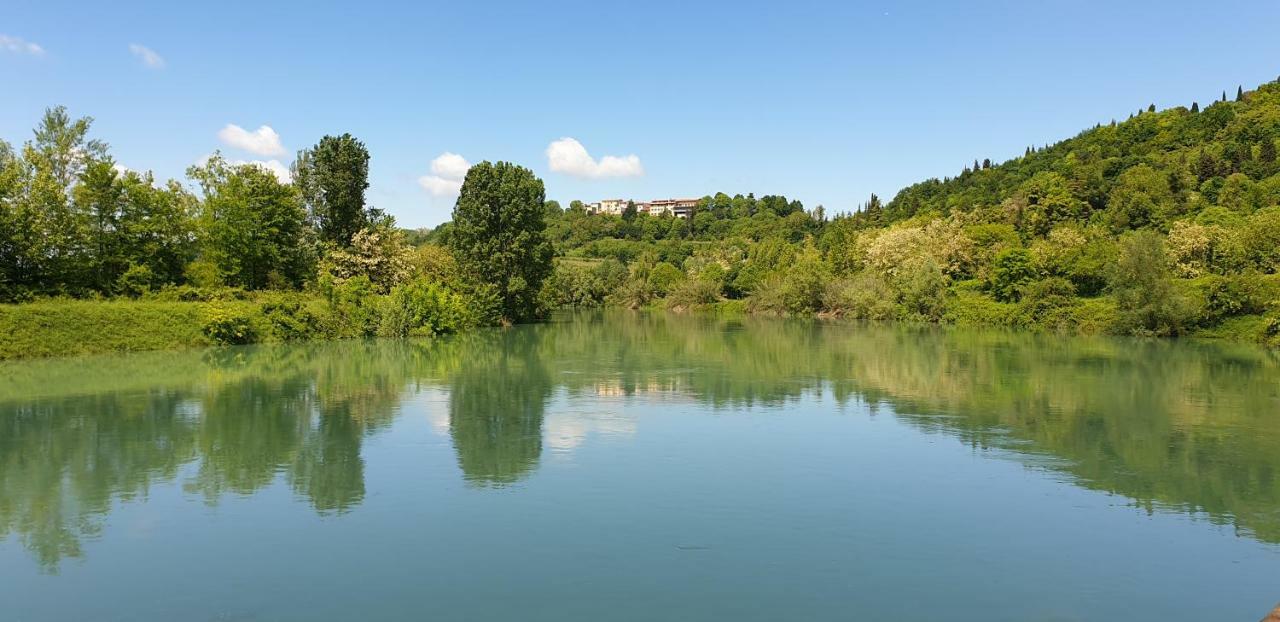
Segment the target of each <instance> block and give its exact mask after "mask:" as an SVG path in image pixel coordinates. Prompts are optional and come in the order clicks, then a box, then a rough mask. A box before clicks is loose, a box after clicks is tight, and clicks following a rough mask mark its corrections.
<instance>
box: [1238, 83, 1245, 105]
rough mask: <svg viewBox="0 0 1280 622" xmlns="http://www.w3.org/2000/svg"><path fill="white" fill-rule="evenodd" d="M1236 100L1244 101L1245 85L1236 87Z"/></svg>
mask: <svg viewBox="0 0 1280 622" xmlns="http://www.w3.org/2000/svg"><path fill="white" fill-rule="evenodd" d="M1236 101H1238V102H1242V101H1244V87H1243V86H1237V87H1236Z"/></svg>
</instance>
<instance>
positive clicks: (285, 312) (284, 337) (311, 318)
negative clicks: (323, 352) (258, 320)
mask: <svg viewBox="0 0 1280 622" xmlns="http://www.w3.org/2000/svg"><path fill="white" fill-rule="evenodd" d="M259 312H260V313H261V314H262V318H263V321H264V322H265V323H266V325H267V331H268V332H270V334H271V336H273V337H275V338H276V339H279V340H281V341H295V340H299V339H313V338H315V337H319V336H320V335H322V334H323V332H324V329H323V327H324V323H323V322H322V321H321V319H320V317H319V316H317V315H316V314H315V313H312V312H311V310H310V309H308V308H307V307H306V305H305V304H304V303H303V301H301V300H298V299H296V298H292V297H290V298H284V299H281V300H275V301H269V302H264V303H262V306H261V307H259Z"/></svg>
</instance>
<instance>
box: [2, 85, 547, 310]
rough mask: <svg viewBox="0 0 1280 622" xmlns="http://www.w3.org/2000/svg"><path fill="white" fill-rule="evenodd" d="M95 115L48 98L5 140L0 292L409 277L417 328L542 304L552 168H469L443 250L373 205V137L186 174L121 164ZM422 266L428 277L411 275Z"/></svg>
mask: <svg viewBox="0 0 1280 622" xmlns="http://www.w3.org/2000/svg"><path fill="white" fill-rule="evenodd" d="M92 122H93V121H92V119H91V118H87V117H86V118H73V117H72V116H71V115H70V114H69V113H68V112H67V110H66V109H65V108H62V107H58V108H52V109H49V110H47V111H46V112H45V114H44V116H43V118H42V119H41V121H40V124H39V126H38V127H37V128H36V129H35V132H34V136H33V137H32V139H31V140H29V141H27V142H26V143H24V144H23V145H22V147H21V148H20V149H14V148H13V147H12V146H11V145H10V144H8V143H4V142H2V141H0V302H22V301H27V300H32V299H35V298H39V297H58V296H63V297H75V298H94V297H112V296H128V297H135V298H137V297H144V296H165V295H167V296H171V297H172V296H176V297H177V298H178V299H180V300H187V299H193V300H194V299H203V298H207V297H210V296H217V295H224V294H217V293H215V292H224V293H225V291H226V290H236V291H243V292H256V291H263V290H278V291H307V292H313V293H318V294H324V295H325V296H327V297H328V298H329V299H330V300H331V301H341V300H348V301H351V300H353V299H358V298H363V297H366V296H390V295H392V294H393V293H394V292H396V291H397V289H398V288H399V293H400V295H401V298H403V299H404V300H402V301H401V302H403V303H404V304H403V305H402V308H400V309H397V310H395V311H396V312H397V313H399V314H400V316H401V317H400V319H401V320H403V321H404V322H408V324H409V327H408V329H406V330H411V329H413V328H421V327H422V326H427V325H430V324H431V323H432V322H433V321H435V322H436V323H437V324H438V323H439V322H438V320H440V318H439V317H437V316H440V315H442V314H448V313H454V314H455V315H457V314H461V315H465V316H466V317H467V322H496V321H523V320H528V319H532V318H534V317H537V316H538V315H539V313H540V312H541V310H540V309H539V308H537V307H536V304H535V303H536V299H537V297H536V293H537V291H538V290H539V288H540V287H541V283H542V280H543V278H544V277H545V275H546V273H547V272H548V271H549V266H550V247H549V246H548V245H547V244H546V241H545V238H544V237H543V231H544V229H545V225H544V223H543V220H542V216H543V202H544V190H543V185H542V181H541V180H539V179H537V178H536V177H535V176H534V175H533V174H532V173H531V172H530V171H529V170H528V169H525V168H522V167H518V166H515V165H511V164H507V163H497V164H491V163H488V162H484V163H481V164H479V165H477V166H475V167H473V168H472V169H471V171H470V172H469V173H468V175H467V177H466V180H465V182H464V184H463V189H462V193H461V197H460V198H459V200H458V204H457V207H456V209H455V211H454V222H455V224H456V233H457V235H456V236H455V239H456V243H455V245H454V246H453V247H452V248H451V249H450V250H449V251H447V254H448V257H447V258H443V259H442V258H441V255H440V253H437V252H432V250H431V249H427V250H426V251H425V252H422V253H417V254H415V253H414V251H413V249H412V248H411V247H410V246H409V245H408V244H407V242H406V240H405V235H404V232H402V231H401V230H399V229H398V228H397V227H396V226H395V221H394V219H393V218H392V217H391V216H390V215H388V214H386V213H384V212H383V211H381V210H379V209H377V208H375V207H373V206H371V205H369V204H368V203H367V201H366V196H365V192H366V190H367V189H368V187H369V181H368V171H369V160H370V156H369V151H368V149H367V148H366V147H365V145H364V144H363V143H362V142H360V141H359V140H358V139H356V138H355V137H353V136H351V135H350V134H342V135H339V136H325V137H323V138H322V139H320V141H319V142H317V143H316V144H315V145H314V146H312V147H310V148H307V149H304V150H302V151H300V152H299V153H298V154H297V158H296V160H295V162H294V163H293V165H292V170H291V178H292V179H291V181H288V182H286V181H282V180H281V179H279V178H278V177H277V176H276V175H275V174H273V173H272V172H271V171H269V170H267V169H265V168H263V167H260V166H257V165H254V164H234V163H231V162H228V161H227V160H226V159H225V158H224V157H222V156H221V155H220V154H218V153H215V154H213V155H212V156H210V157H209V158H208V159H207V160H206V161H204V162H201V163H199V164H196V165H193V166H191V167H190V168H189V169H188V170H187V172H186V174H187V178H188V180H189V181H190V182H191V184H190V186H187V185H183V184H182V183H180V182H178V181H175V180H170V181H168V182H166V183H160V182H158V181H157V180H156V179H155V178H154V177H153V176H152V175H151V173H140V172H137V171H132V170H127V169H124V168H123V167H120V166H118V165H117V164H116V163H115V161H114V160H113V159H112V157H111V155H110V153H109V149H108V145H107V144H106V143H104V142H102V141H101V140H98V139H94V138H92V137H91V136H90V129H91V127H92ZM446 273H447V274H446ZM415 280H418V281H423V280H427V281H431V283H418V284H417V285H416V286H414V287H410V285H411V284H412V282H413V281H415ZM405 288H408V289H405ZM454 294H456V295H457V296H454ZM442 301H446V302H442ZM406 305H407V306H406ZM442 305H445V306H453V307H462V308H453V309H442V308H441V306H442ZM365 307H367V308H365V309H364V310H363V311H362V312H363V313H364V314H365V315H368V314H369V313H375V314H378V315H381V314H382V312H384V311H389V310H388V309H384V308H376V309H375V308H374V307H373V306H371V305H365ZM426 316H431V317H426ZM365 319H368V318H365Z"/></svg>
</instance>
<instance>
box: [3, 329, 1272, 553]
mask: <svg viewBox="0 0 1280 622" xmlns="http://www.w3.org/2000/svg"><path fill="white" fill-rule="evenodd" d="M0 379H3V380H0V536H3V537H8V536H10V535H14V536H16V537H17V538H18V539H20V540H21V542H22V543H23V545H24V546H25V547H26V548H28V549H29V550H30V551H31V553H32V554H33V555H34V556H35V557H36V558H37V559H38V560H39V561H40V563H41V564H42V565H43V566H44V567H45V568H47V569H49V570H51V571H52V570H56V569H57V567H58V564H59V562H60V560H61V559H63V558H65V557H77V556H79V555H81V553H82V549H81V543H82V541H83V540H84V539H85V538H90V537H93V536H95V535H96V534H97V533H98V532H99V530H100V525H101V523H102V520H103V518H104V517H105V515H106V514H107V513H108V512H110V511H111V508H112V505H113V504H114V503H119V502H127V501H130V500H133V499H135V498H143V497H145V496H146V495H147V493H148V491H149V489H150V487H151V486H152V485H153V484H156V483H163V482H173V481H180V482H181V484H182V485H183V486H184V489H185V490H186V491H187V492H188V493H189V494H192V495H196V496H199V497H200V498H202V499H204V501H205V502H206V503H209V504H216V503H218V502H219V500H220V499H221V498H223V497H224V496H225V495H226V494H227V493H233V494H237V495H248V494H253V493H255V492H256V491H260V490H262V489H263V488H264V487H266V486H268V485H270V484H271V483H272V482H274V481H277V478H282V479H283V480H284V481H285V482H287V483H288V485H289V486H290V487H291V488H292V490H293V491H294V492H295V493H296V494H297V495H298V496H299V498H301V499H305V500H306V502H308V503H309V504H310V505H311V506H312V507H313V508H314V509H315V510H316V511H317V512H321V513H342V512H347V511H350V510H352V509H353V508H355V507H357V506H358V505H359V504H360V503H361V502H362V500H363V499H364V496H365V476H364V466H365V462H364V457H363V456H362V445H363V442H364V439H365V438H367V437H368V436H369V435H370V434H374V433H376V432H377V431H378V430H381V429H384V428H386V427H387V426H389V424H390V423H391V422H392V421H393V420H394V419H395V418H396V416H397V413H398V412H399V409H400V404H401V402H402V400H403V399H404V398H405V397H406V396H408V395H412V394H414V393H415V392H417V391H419V390H420V389H423V388H431V389H433V390H443V391H445V392H447V394H448V402H447V403H448V408H449V419H448V421H449V436H450V438H451V439H452V441H453V446H454V449H455V451H456V454H457V463H458V465H459V467H460V469H461V471H462V475H463V477H464V479H465V480H466V481H467V482H468V483H470V484H472V485H475V486H479V487H501V486H505V485H509V484H512V483H514V482H518V481H520V480H521V479H522V478H524V477H527V476H528V475H529V474H530V473H531V472H533V471H534V470H535V469H536V467H537V465H538V461H539V458H540V454H541V453H542V450H543V442H544V441H543V435H544V425H543V421H544V417H545V414H546V411H547V409H548V407H549V404H551V402H552V398H553V396H554V395H562V396H563V399H565V400H570V401H572V400H576V399H579V398H582V397H583V396H587V395H590V396H591V397H592V399H624V398H625V396H636V395H647V396H648V398H654V399H656V398H659V397H662V398H665V397H670V396H676V397H679V398H680V399H685V400H693V401H696V402H698V403H701V404H703V405H705V406H707V407H708V408H710V409H714V410H720V411H733V410H739V409H744V408H752V407H764V408H778V407H785V406H787V405H789V404H794V403H797V402H800V401H802V400H811V399H817V398H820V397H821V398H824V399H825V396H831V397H832V398H834V401H835V403H836V404H837V405H839V406H840V407H842V408H845V409H847V410H852V409H850V408H849V407H850V405H869V406H871V407H883V408H885V409H887V410H889V411H891V412H892V413H894V415H895V416H896V417H898V419H899V420H901V421H904V422H906V423H907V424H909V425H912V426H915V427H917V428H919V429H922V430H925V431H927V432H930V433H938V434H946V435H948V436H952V437H955V438H958V439H960V440H961V441H963V442H965V443H967V444H970V445H972V446H973V447H975V448H979V449H982V450H996V451H998V452H999V454H1000V455H1008V456H1015V457H1021V458H1023V459H1026V460H1028V461H1032V462H1034V463H1035V464H1037V465H1039V466H1043V467H1045V468H1052V469H1057V470H1059V471H1060V472H1062V473H1063V474H1065V475H1067V476H1068V478H1069V479H1070V480H1071V481H1073V482H1075V483H1077V485H1080V486H1083V487H1087V488H1091V489H1097V490H1104V491H1107V492H1111V493H1115V494H1119V495H1124V496H1126V497H1128V498H1131V499H1132V500H1133V501H1134V503H1135V504H1138V505H1140V506H1142V507H1145V508H1148V509H1149V510H1151V511H1156V510H1163V511H1180V512H1190V513H1195V514H1197V515H1203V516H1206V517H1208V518H1209V519H1210V520H1212V521H1215V522H1219V523H1226V524H1233V525H1235V526H1236V527H1237V528H1238V529H1240V531H1241V532H1242V533H1244V534H1247V535H1250V536H1252V537H1255V538H1257V539H1259V540H1262V541H1266V542H1273V543H1275V542H1280V480H1278V478H1277V474H1278V473H1280V420H1278V419H1277V418H1278V417H1280V361H1278V360H1277V357H1276V356H1275V355H1274V354H1272V353H1268V352H1266V351H1263V350H1260V349H1256V348H1252V347H1248V346H1231V345H1223V344H1206V343H1189V342H1172V341H1134V340H1113V339H1078V338H1060V337H1056V336H1050V335H1029V334H1022V333H1010V332H990V331H983V332H970V331H963V330H938V329H923V328H922V329H912V328H904V327H875V326H862V325H852V324H839V323H820V322H802V321H778V320H754V319H747V320H722V319H707V318H697V317H687V316H670V315H651V314H626V313H607V314H597V315H589V316H581V317H578V318H576V319H575V321H571V322H557V323H552V324H546V325H538V326H523V327H518V328H515V329H510V330H494V331H481V332H477V333H472V334H468V335H462V336H459V337H455V338H449V339H440V340H435V341H422V342H394V341H377V342H362V341H350V342H338V343H324V344H306V345H290V346H259V347H246V348H232V349H225V350H212V351H207V352H203V353H201V352H195V353H192V352H185V353H182V352H180V353H152V354H138V355H131V356H121V357H100V358H90V359H74V360H55V361H33V362H25V363H6V364H4V365H0ZM833 407H835V406H833ZM939 415H944V416H939ZM558 416H571V415H565V414H564V413H558ZM797 424H798V425H802V423H799V422H798V423H797ZM1046 457H1047V458H1051V460H1044V458H1046Z"/></svg>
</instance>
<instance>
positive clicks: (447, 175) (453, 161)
mask: <svg viewBox="0 0 1280 622" xmlns="http://www.w3.org/2000/svg"><path fill="white" fill-rule="evenodd" d="M470 168H471V163H470V162H467V159H466V158H464V157H462V156H460V155H458V154H456V153H452V152H449V151H446V152H444V153H442V154H440V155H438V156H436V159H434V160H432V161H431V172H432V173H433V174H431V175H423V176H422V177H419V178H418V185H419V186H422V189H423V190H426V191H427V192H430V193H431V194H433V195H435V196H438V197H449V196H455V195H457V194H458V191H459V190H461V189H462V178H464V177H466V176H467V169H470Z"/></svg>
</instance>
